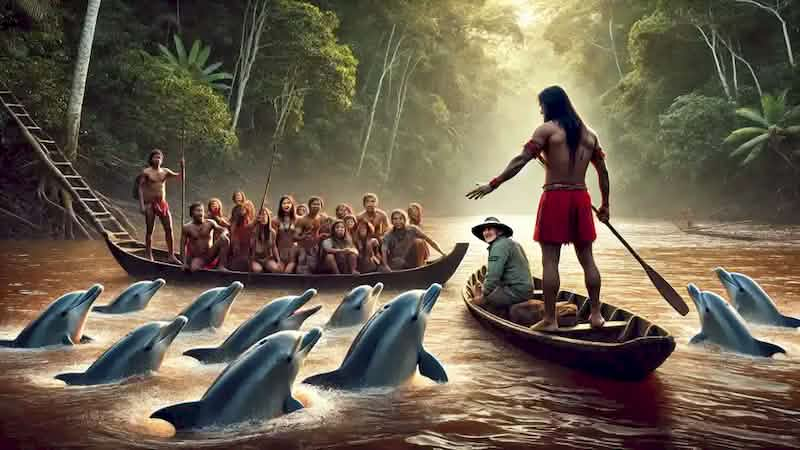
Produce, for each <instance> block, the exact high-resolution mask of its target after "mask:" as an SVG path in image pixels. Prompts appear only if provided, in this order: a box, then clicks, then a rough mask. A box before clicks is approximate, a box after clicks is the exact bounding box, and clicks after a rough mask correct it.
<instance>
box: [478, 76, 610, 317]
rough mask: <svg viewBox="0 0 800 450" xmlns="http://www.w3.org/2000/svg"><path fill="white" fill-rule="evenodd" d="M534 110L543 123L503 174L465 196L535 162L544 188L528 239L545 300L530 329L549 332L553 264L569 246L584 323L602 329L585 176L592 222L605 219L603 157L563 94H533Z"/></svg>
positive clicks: (551, 90) (555, 284) (555, 280)
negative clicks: (592, 191) (592, 192)
mask: <svg viewBox="0 0 800 450" xmlns="http://www.w3.org/2000/svg"><path fill="white" fill-rule="evenodd" d="M539 106H540V107H541V113H542V115H543V116H544V123H543V124H542V125H540V126H539V127H538V128H537V129H536V131H534V133H533V137H532V138H531V140H529V141H528V143H527V144H525V146H524V147H523V149H522V153H521V154H519V155H517V156H515V157H514V159H512V160H511V162H510V163H509V164H508V166H507V167H506V169H505V170H504V171H503V173H501V174H500V175H498V176H497V177H496V178H495V179H493V180H492V181H490V182H489V183H488V184H485V185H483V186H478V187H477V188H475V189H473V190H472V191H470V192H469V193H468V194H467V197H469V198H473V199H478V198H481V197H483V196H485V195H487V194H489V193H490V192H492V191H494V190H495V189H497V187H498V186H500V185H501V184H502V183H504V182H505V181H508V180H510V179H511V178H513V177H514V175H516V174H517V173H519V171H520V170H522V168H523V167H525V165H526V164H527V163H528V162H530V161H531V160H534V159H541V160H542V161H543V163H544V165H545V172H546V174H545V185H544V187H543V189H544V193H542V196H541V198H540V199H539V211H538V214H537V217H536V231H535V232H534V235H533V239H534V240H536V241H538V242H539V244H540V245H541V247H542V269H543V270H542V279H543V290H544V301H545V314H544V318H543V319H542V320H541V321H540V322H538V323H536V324H534V325H533V326H532V327H531V328H532V329H534V330H555V329H557V328H558V322H557V321H556V296H557V295H558V290H559V288H560V286H559V285H560V279H559V274H558V262H559V259H560V257H561V246H562V245H564V244H568V243H572V244H574V245H575V252H576V253H577V256H578V261H579V262H580V264H581V266H582V267H583V273H584V280H585V282H586V290H587V291H588V292H589V299H590V301H591V314H590V315H589V322H590V323H591V326H592V327H601V326H603V324H604V320H603V316H602V315H601V313H600V272H599V271H598V270H597V266H596V265H595V262H594V256H593V255H592V243H593V242H594V240H595V238H596V237H597V235H596V233H595V228H594V217H593V214H592V199H591V198H590V197H589V192H588V191H587V190H586V171H587V169H588V167H589V164H592V165H593V166H594V167H595V170H597V175H598V178H599V180H600V192H601V194H602V204H601V206H600V208H599V209H598V213H597V218H598V219H599V220H600V221H601V222H607V221H608V220H609V203H608V198H609V181H608V169H607V168H606V163H605V153H603V150H602V149H601V148H600V142H599V141H598V139H597V135H596V134H595V133H594V132H593V131H592V130H591V129H590V128H589V127H587V126H586V125H585V124H584V123H583V121H582V120H581V118H580V116H578V113H576V112H575V109H574V108H573V107H572V103H571V102H570V100H569V97H568V96H567V93H566V92H564V90H563V89H562V88H560V87H558V86H551V87H548V88H547V89H545V90H543V91H542V92H541V93H540V94H539Z"/></svg>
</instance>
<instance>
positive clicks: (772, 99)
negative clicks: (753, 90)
mask: <svg viewBox="0 0 800 450" xmlns="http://www.w3.org/2000/svg"><path fill="white" fill-rule="evenodd" d="M785 94H786V91H784V92H783V94H781V95H762V96H761V110H762V111H763V112H764V115H763V117H764V119H765V120H766V121H767V122H768V123H770V124H776V123H778V122H780V120H781V119H783V115H784V114H785V113H786V95H785Z"/></svg>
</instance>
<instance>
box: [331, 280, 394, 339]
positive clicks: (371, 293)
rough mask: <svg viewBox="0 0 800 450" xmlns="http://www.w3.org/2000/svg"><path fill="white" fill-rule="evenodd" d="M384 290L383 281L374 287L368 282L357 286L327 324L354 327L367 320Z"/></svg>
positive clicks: (343, 300) (333, 326)
mask: <svg viewBox="0 0 800 450" xmlns="http://www.w3.org/2000/svg"><path fill="white" fill-rule="evenodd" d="M382 291H383V283H380V282H379V283H377V284H376V285H375V286H374V287H373V286H370V285H368V284H364V285H361V286H356V287H355V288H353V290H351V291H350V292H348V293H347V295H345V297H344V299H342V303H340V304H339V307H338V308H336V311H334V312H333V315H331V318H330V319H329V320H328V323H327V324H326V325H325V326H326V327H329V328H336V327H352V326H354V325H360V324H362V323H364V322H366V321H367V319H369V318H370V317H372V314H373V313H374V312H375V308H377V306H378V297H380V295H381V292H382Z"/></svg>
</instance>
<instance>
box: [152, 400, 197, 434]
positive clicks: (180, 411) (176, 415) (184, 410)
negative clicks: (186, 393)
mask: <svg viewBox="0 0 800 450" xmlns="http://www.w3.org/2000/svg"><path fill="white" fill-rule="evenodd" d="M202 404H203V402H186V403H178V404H177V405H172V406H167V407H166V408H161V409H159V410H158V411H156V412H154V413H153V414H151V415H150V418H152V419H161V420H166V421H167V422H169V423H171V424H172V426H174V427H175V429H176V430H180V429H184V428H192V427H194V426H196V425H197V418H198V417H197V416H198V413H199V412H200V406H201V405H202Z"/></svg>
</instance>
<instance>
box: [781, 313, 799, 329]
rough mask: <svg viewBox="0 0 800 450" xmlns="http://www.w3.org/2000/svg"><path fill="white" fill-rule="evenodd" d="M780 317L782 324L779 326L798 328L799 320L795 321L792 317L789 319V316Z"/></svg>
mask: <svg viewBox="0 0 800 450" xmlns="http://www.w3.org/2000/svg"><path fill="white" fill-rule="evenodd" d="M781 317H782V318H783V323H781V326H784V327H791V328H797V327H800V319H795V318H794V317H789V316H781Z"/></svg>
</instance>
